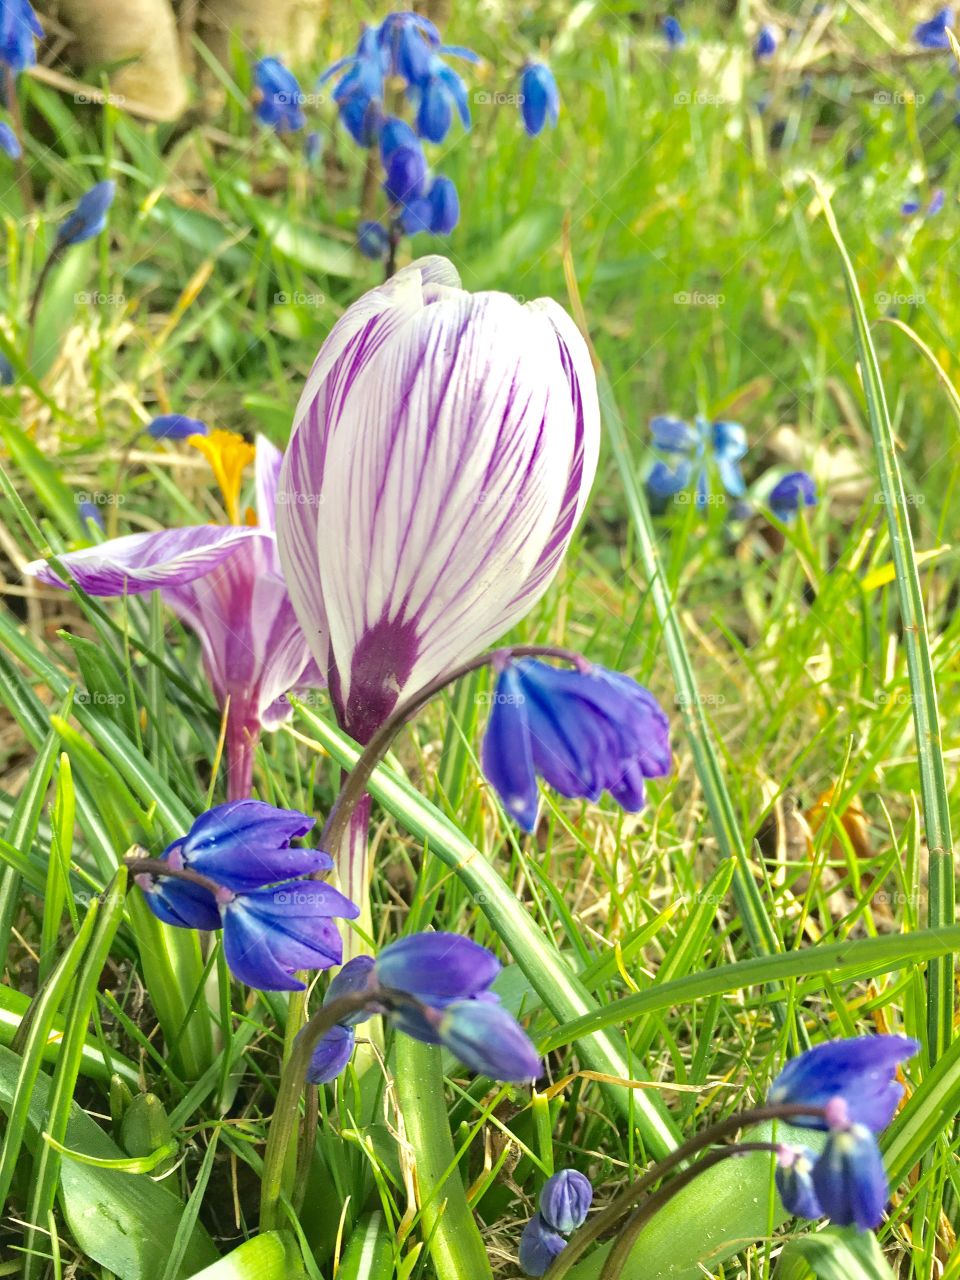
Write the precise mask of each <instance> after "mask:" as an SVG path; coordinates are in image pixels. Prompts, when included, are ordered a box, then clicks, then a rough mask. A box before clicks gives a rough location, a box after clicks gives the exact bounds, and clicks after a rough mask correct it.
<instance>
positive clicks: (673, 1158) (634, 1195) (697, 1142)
mask: <svg viewBox="0 0 960 1280" xmlns="http://www.w3.org/2000/svg"><path fill="white" fill-rule="evenodd" d="M824 1115H825V1112H824V1110H823V1108H822V1107H805V1106H802V1105H800V1104H799V1103H782V1104H780V1105H778V1106H777V1105H771V1106H767V1107H754V1108H753V1109H752V1110H751V1111H738V1112H737V1113H736V1114H735V1115H732V1116H727V1118H726V1119H725V1120H719V1121H718V1122H717V1123H716V1124H714V1125H711V1126H710V1127H709V1128H708V1129H704V1130H703V1132H702V1133H696V1134H694V1135H693V1137H692V1138H688V1139H687V1141H686V1142H684V1143H681V1145H680V1146H679V1147H677V1149H676V1150H675V1151H671V1153H670V1154H669V1155H668V1156H666V1157H665V1158H664V1159H663V1160H661V1161H659V1163H657V1164H655V1165H653V1166H652V1167H651V1168H650V1169H648V1170H647V1172H646V1173H645V1174H644V1175H643V1176H642V1177H641V1178H638V1179H637V1180H636V1182H632V1183H631V1184H630V1186H629V1187H625V1188H624V1189H623V1191H621V1192H620V1194H619V1195H618V1196H616V1197H615V1199H613V1200H611V1201H610V1203H609V1204H608V1205H607V1207H606V1208H605V1209H604V1210H603V1212H602V1213H598V1214H597V1215H596V1216H595V1217H593V1218H591V1219H590V1221H589V1222H587V1223H585V1224H584V1226H582V1227H581V1228H580V1230H579V1231H577V1232H575V1233H574V1235H573V1236H571V1238H570V1243H569V1244H568V1245H567V1247H566V1249H564V1251H563V1253H561V1254H560V1255H559V1256H558V1257H557V1258H556V1259H555V1261H554V1262H553V1265H552V1266H551V1267H550V1269H549V1271H548V1272H547V1273H546V1280H560V1277H561V1276H564V1275H566V1273H567V1272H568V1271H569V1270H570V1268H571V1267H572V1266H573V1264H574V1263H575V1262H576V1261H577V1259H578V1258H579V1257H580V1256H581V1255H582V1254H583V1253H584V1252H585V1250H586V1249H588V1248H589V1246H590V1245H591V1244H593V1242H594V1240H598V1239H599V1238H600V1236H602V1235H603V1234H604V1232H605V1231H609V1230H611V1229H612V1228H613V1227H615V1226H616V1225H617V1224H618V1223H619V1222H620V1220H621V1218H623V1217H624V1215H625V1214H627V1213H629V1212H630V1210H631V1209H632V1208H633V1207H634V1205H635V1204H637V1202H638V1201H639V1200H640V1198H641V1196H642V1195H643V1193H644V1192H645V1191H647V1190H649V1188H650V1187H652V1186H653V1185H654V1184H655V1183H657V1182H659V1181H660V1179H661V1178H663V1177H664V1176H665V1175H666V1174H668V1173H669V1172H670V1171H671V1170H672V1169H675V1168H676V1167H677V1165H680V1164H682V1163H683V1162H684V1161H685V1160H687V1159H689V1158H690V1156H692V1155H695V1154H696V1153H697V1152H698V1151H702V1150H703V1149H704V1148H705V1147H712V1146H714V1145H715V1144H716V1143H718V1142H720V1141H722V1140H723V1139H724V1138H729V1137H732V1135H733V1134H735V1133H739V1131H740V1130H741V1129H742V1128H744V1127H745V1126H746V1125H750V1124H759V1123H760V1122H761V1121H763V1120H788V1121H789V1120H795V1119H800V1118H802V1117H807V1118H810V1119H812V1118H817V1119H823V1117H824Z"/></svg>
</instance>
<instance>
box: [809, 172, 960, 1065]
mask: <svg viewBox="0 0 960 1280" xmlns="http://www.w3.org/2000/svg"><path fill="white" fill-rule="evenodd" d="M811 181H812V183H813V185H814V187H815V188H816V191H817V195H818V196H819V198H820V202H821V205H822V207H823V213H824V217H825V218H826V221H827V226H828V227H829V228H830V234H831V235H832V236H833V239H834V242H835V244H836V246H837V250H838V252H839V254H840V261H841V263H842V266H843V275H844V281H845V283H846V286H847V295H848V297H849V300H850V309H851V311H852V312H853V321H854V330H855V333H856V338H857V348H858V351H859V353H860V368H861V376H862V380H863V392H864V396H865V398H866V402H867V412H868V415H869V418H870V430H871V432H872V434H873V447H874V452H875V453H876V458H877V469H878V472H879V478H880V490H881V494H882V497H883V504H884V507H885V508H886V513H887V527H888V529H889V533H890V545H891V549H892V552H893V564H894V569H895V571H896V583H897V597H898V599H899V602H900V613H901V617H902V620H903V643H904V646H905V648H906V651H907V671H908V673H909V676H910V692H911V706H912V708H913V724H914V732H915V735H916V741H917V758H918V761H919V766H920V797H921V800H922V803H923V820H924V825H925V827H926V836H927V849H928V851H929V855H930V866H929V893H928V901H927V924H928V926H929V927H930V928H931V929H937V928H940V927H941V926H944V925H948V924H953V922H954V919H955V915H956V884H955V874H956V873H955V869H954V861H953V836H952V833H951V829H950V805H949V800H948V795H947V779H946V771H945V769H944V764H943V743H942V740H941V737H940V716H939V710H938V707H937V687H936V681H935V679H934V673H933V662H932V660H931V657H930V643H929V640H928V638H927V621H926V613H925V609H924V600H923V591H922V589H921V586H920V574H919V571H918V569H917V561H916V555H915V553H914V547H913V535H912V533H911V531H910V519H909V510H910V508H909V506H908V504H907V495H906V492H905V490H904V487H903V477H902V476H901V474H900V467H899V464H898V462H897V447H896V440H895V438H894V434H893V427H892V426H891V423H890V414H889V411H888V409H887V400H886V395H885V393H884V389H883V381H882V379H881V377H880V366H879V362H878V360H877V353H876V349H875V348H874V345H873V338H872V336H871V333H870V325H869V323H868V321H867V314H866V310H865V309H864V305H863V300H862V299H861V297H860V288H859V285H858V284H857V277H856V274H855V272H854V270H853V263H852V262H851V261H850V255H849V253H848V252H847V247H846V245H845V244H844V241H843V236H842V235H841V233H840V227H839V226H838V224H837V219H836V217H835V215H834V212H833V208H832V206H831V204H830V197H829V196H828V195H827V193H826V191H825V189H824V188H823V186H822V184H821V183H820V181H819V180H818V179H817V178H816V176H815V175H812V174H811ZM953 1014H954V959H953V956H952V955H945V956H942V957H941V958H940V959H938V960H934V961H931V962H930V965H929V967H928V969H927V1052H928V1054H929V1056H930V1061H931V1062H935V1061H936V1060H937V1059H938V1058H939V1057H940V1055H941V1054H942V1053H943V1052H944V1050H945V1049H946V1048H947V1046H948V1045H949V1044H950V1042H951V1039H952V1037H953Z"/></svg>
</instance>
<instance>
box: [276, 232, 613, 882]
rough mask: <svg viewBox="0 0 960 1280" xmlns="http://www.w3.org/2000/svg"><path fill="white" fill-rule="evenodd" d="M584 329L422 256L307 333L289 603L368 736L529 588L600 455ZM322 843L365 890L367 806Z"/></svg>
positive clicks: (292, 481) (536, 589) (548, 304)
mask: <svg viewBox="0 0 960 1280" xmlns="http://www.w3.org/2000/svg"><path fill="white" fill-rule="evenodd" d="M599 437H600V412H599V406H598V402H597V389H596V380H595V377H594V372H593V367H592V365H591V363H590V357H589V354H588V351H587V347H586V344H585V342H584V340H583V338H582V337H581V336H580V333H579V331H578V330H577V328H576V326H575V325H574V323H573V321H572V320H571V319H570V317H569V316H568V315H567V314H566V312H564V311H563V310H562V308H561V307H559V306H558V305H557V304H556V303H555V302H553V301H551V300H550V299H542V300H540V301H537V302H529V303H527V304H526V305H521V304H520V303H519V302H517V301H516V300H515V299H514V298H512V297H510V296H509V295H508V294H503V293H476V294H471V293H468V292H466V291H465V290H464V289H462V288H461V287H460V280H459V277H458V276H457V273H456V271H455V270H454V268H453V267H452V266H451V264H450V263H449V262H447V261H446V260H445V259H444V258H439V257H434V258H424V259H421V260H420V261H418V262H415V263H413V264H412V265H411V266H409V267H407V268H406V269H404V270H402V271H400V272H399V273H398V274H397V275H396V276H394V278H393V279H392V280H390V281H389V282H388V283H387V284H385V285H383V286H381V287H380V288H377V289H373V290H371V291H370V292H369V293H367V294H365V295H364V297H362V298H361V299H360V300H359V301H358V302H356V303H355V304H354V305H353V306H352V307H350V309H349V310H348V311H347V312H346V314H345V315H344V316H343V317H342V319H341V320H340V321H339V322H338V323H337V325H336V326H335V327H334V329H333V330H332V331H331V333H330V335H329V337H328V338H327V340H326V342H325V343H324V345H323V347H322V348H321V350H320V354H319V355H318V357H317V359H316V362H315V363H314V366H313V369H312V370H311V372H310V376H309V378H308V380H307V385H306V387H305V388H304V391H303V394H302V396H301V397H300V403H299V405H298V406H297V410H296V414H295V417H294V426H293V434H292V436H291V440H290V445H289V448H288V450H287V452H286V454H285V456H284V464H283V471H282V473H281V477H280V499H281V500H280V504H279V515H278V520H277V539H278V545H279V551H280V560H281V563H282V565H283V570H284V576H285V577H286V580H287V584H288V586H289V589H290V595H291V599H292V600H293V607H294V609H295V610H296V612H297V616H298V617H299V619H300V623H301V626H302V627H303V630H304V633H305V635H306V637H307V640H308V642H309V644H310V646H311V648H312V650H313V654H314V657H315V659H316V662H317V665H318V667H319V669H320V673H321V675H322V676H323V677H324V679H325V680H326V682H327V684H328V686H329V689H330V696H331V699H332V702H333V707H334V710H335V713H336V715H337V718H338V720H339V722H340V724H341V726H342V727H343V728H344V729H346V731H347V732H348V733H349V734H351V736H352V737H354V738H355V739H356V740H357V741H359V742H364V743H365V742H367V741H369V739H370V737H371V736H372V735H373V734H374V733H375V731H376V730H377V729H378V728H379V726H380V725H382V724H383V723H384V722H385V721H386V720H387V718H388V717H389V716H390V715H391V714H392V713H393V712H394V711H395V710H396V709H397V708H398V707H402V706H403V705H404V704H405V703H408V702H409V701H410V699H411V698H413V697H414V696H415V695H416V694H417V693H419V692H420V691H421V690H423V689H424V688H425V687H426V686H427V685H429V684H431V683H432V682H434V681H435V680H438V679H440V678H442V677H443V676H445V675H447V674H448V673H451V672H452V671H453V670H454V669H455V668H456V667H458V666H459V665H460V664H461V663H463V662H466V661H468V660H469V659H471V658H473V657H476V656H477V655H478V654H480V653H482V652H483V650H484V649H485V648H486V647H487V646H488V645H489V644H490V643H491V642H492V641H494V640H496V639H497V638H498V637H499V636H501V635H503V634H504V632H506V631H508V630H509V629H510V627H512V626H513V625H514V624H515V623H516V622H518V621H519V620H520V618H522V617H523V616H524V614H526V613H527V612H528V611H529V610H530V609H531V608H532V607H533V605H534V604H535V603H536V601H537V600H538V599H539V598H540V596H542V595H543V593H544V591H546V589H547V587H548V585H549V583H550V581H551V579H552V578H553V576H554V574H555V573H556V571H557V569H558V568H559V566H560V563H561V561H562V559H563V556H564V553H565V551H566V549H567V546H568V544H569V542H570V539H571V537H572V535H573V531H574V528H575V527H576V524H577V521H578V519H579V518H580V515H581V513H582V511H583V508H584V505H585V503H586V499H587V494H588V493H589V490H590V486H591V484H592V482H593V477H594V473H595V471H596V465H597V453H598V450H599ZM355 819H356V821H355V822H354V824H353V830H352V832H351V836H350V839H349V840H348V842H347V844H348V847H347V848H344V849H343V850H339V851H337V850H334V851H333V852H334V854H335V856H337V857H338V859H339V870H340V873H341V882H342V884H343V887H344V889H345V891H346V892H347V893H348V894H349V895H350V896H351V897H352V898H354V899H356V900H357V901H359V902H362V901H363V899H364V894H365V890H366V885H365V878H366V840H365V830H364V829H363V822H364V809H363V806H361V807H360V809H358V811H357V813H356V815H355Z"/></svg>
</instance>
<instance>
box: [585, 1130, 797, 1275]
mask: <svg viewBox="0 0 960 1280" xmlns="http://www.w3.org/2000/svg"><path fill="white" fill-rule="evenodd" d="M776 1150H777V1145H776V1143H775V1142H739V1143H737V1144H736V1146H731V1147H721V1148H720V1149H719V1150H717V1151H711V1152H709V1153H708V1154H707V1155H705V1156H704V1157H703V1159H702V1160H698V1161H697V1163H696V1164H692V1165H690V1167H689V1168H688V1169H683V1170H681V1172H680V1173H678V1174H677V1176H676V1177H675V1178H672V1179H671V1180H670V1181H669V1182H668V1183H667V1184H666V1186H663V1187H661V1188H660V1189H659V1191H655V1192H654V1193H653V1195H652V1196H650V1197H649V1199H647V1200H645V1201H644V1203H643V1204H642V1205H641V1206H640V1208H639V1209H638V1210H637V1211H636V1213H635V1214H634V1215H633V1217H632V1218H631V1219H630V1221H629V1222H628V1223H627V1224H626V1226H625V1227H624V1228H623V1229H622V1231H621V1232H620V1233H619V1235H618V1236H617V1239H616V1243H615V1244H614V1246H613V1248H612V1249H611V1250H610V1253H609V1254H608V1255H607V1260H606V1262H605V1263H604V1265H603V1270H602V1271H601V1272H600V1280H618V1278H619V1277H620V1276H621V1275H622V1274H623V1268H624V1267H625V1266H626V1264H627V1261H628V1259H629V1257H630V1254H631V1253H632V1252H633V1247H634V1245H635V1244H636V1242H637V1237H638V1236H639V1235H640V1232H641V1231H642V1230H643V1228H644V1227H645V1226H646V1225H647V1223H648V1222H649V1221H650V1219H651V1218H652V1217H653V1216H654V1215H655V1214H656V1213H657V1212H658V1211H659V1210H660V1209H662V1208H663V1206H664V1205H665V1204H666V1203H667V1201H668V1200H672V1199H673V1197H674V1196H675V1195H676V1194H677V1192H678V1191H682V1190H683V1188H684V1187H685V1186H687V1184H688V1183H690V1182H692V1181H693V1180H694V1178H699V1176H700V1174H701V1173H706V1171H707V1170H708V1169H712V1168H713V1166H714V1165H715V1164H719V1163H720V1161H721V1160H729V1159H730V1158H731V1156H743V1155H749V1154H750V1152H752V1151H770V1152H774V1151H776ZM564 1252H566V1250H564ZM560 1256H561V1257H562V1256H563V1255H562V1254H561V1255H560Z"/></svg>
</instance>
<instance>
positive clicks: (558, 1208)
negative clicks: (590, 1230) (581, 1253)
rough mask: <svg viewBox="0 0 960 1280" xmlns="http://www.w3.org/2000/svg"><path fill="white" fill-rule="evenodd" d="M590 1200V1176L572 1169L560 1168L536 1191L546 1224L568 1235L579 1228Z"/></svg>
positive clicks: (584, 1219)
mask: <svg viewBox="0 0 960 1280" xmlns="http://www.w3.org/2000/svg"><path fill="white" fill-rule="evenodd" d="M592 1202H593V1185H592V1184H591V1182H590V1179H589V1178H587V1177H585V1176H584V1174H582V1173H579V1172H578V1171H577V1170H576V1169H561V1170H560V1172H559V1173H555V1174H554V1175H553V1176H552V1177H550V1178H548V1179H547V1180H546V1182H545V1183H544V1184H543V1190H542V1191H541V1192H540V1215H541V1217H542V1218H543V1220H544V1222H545V1223H546V1224H547V1226H548V1227H553V1229H554V1231H559V1232H560V1233H561V1234H562V1235H565V1236H568V1235H569V1234H570V1232H571V1231H576V1230H577V1228H578V1227H582V1226H583V1224H584V1222H585V1221H586V1218H587V1210H588V1209H589V1208H590V1205H591V1204H592Z"/></svg>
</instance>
